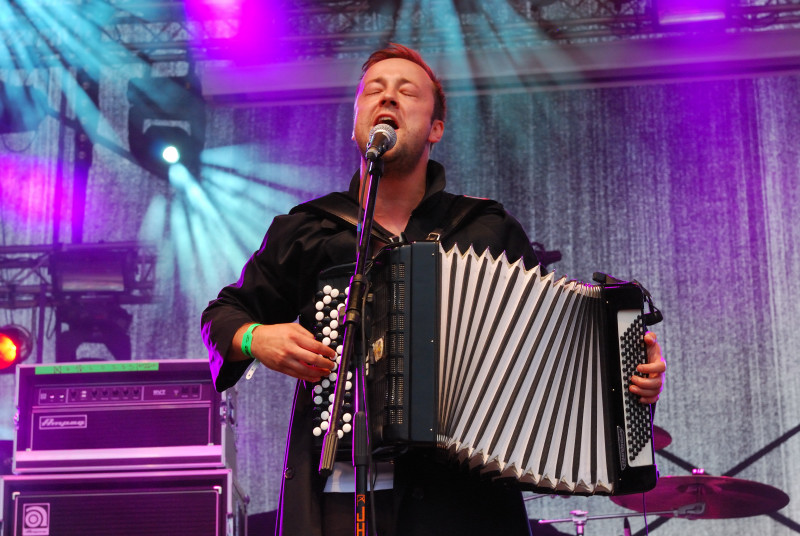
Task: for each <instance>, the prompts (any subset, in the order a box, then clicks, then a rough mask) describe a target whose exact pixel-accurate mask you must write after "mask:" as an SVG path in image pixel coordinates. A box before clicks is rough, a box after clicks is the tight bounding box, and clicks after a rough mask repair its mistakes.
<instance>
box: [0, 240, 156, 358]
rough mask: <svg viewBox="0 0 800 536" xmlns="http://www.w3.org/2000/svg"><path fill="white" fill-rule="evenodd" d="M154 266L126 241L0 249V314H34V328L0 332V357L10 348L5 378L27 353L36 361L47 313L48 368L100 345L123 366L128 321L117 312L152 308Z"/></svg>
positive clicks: (145, 251) (143, 249)
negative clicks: (52, 351)
mask: <svg viewBox="0 0 800 536" xmlns="http://www.w3.org/2000/svg"><path fill="white" fill-rule="evenodd" d="M155 265H156V254H155V251H154V249H153V248H152V247H150V246H148V245H143V244H138V243H133V242H109V243H96V244H55V245H31V246H6V247H0V309H11V310H15V309H38V321H37V326H38V329H36V330H30V331H28V330H27V329H24V328H21V326H6V327H3V328H1V329H0V347H2V345H4V344H5V348H8V349H9V353H8V354H6V355H7V356H10V355H11V351H12V350H11V346H14V347H15V348H16V351H15V356H14V358H13V359H11V362H10V364H9V365H7V366H5V367H2V365H0V368H1V369H2V370H3V371H4V372H11V371H13V369H14V365H16V364H17V363H20V362H21V361H23V360H24V359H25V358H27V357H28V355H29V354H30V353H31V349H32V347H35V348H36V362H37V363H41V362H42V346H43V343H44V329H43V326H44V323H45V318H44V317H45V311H46V309H47V308H51V309H52V310H53V311H54V313H55V318H56V330H55V339H56V340H55V342H56V356H55V358H56V362H68V361H75V360H76V359H77V357H76V351H77V348H78V346H80V345H81V344H83V343H101V344H104V345H105V346H106V347H107V348H108V350H109V351H110V352H111V354H112V355H113V356H114V358H115V359H116V360H129V359H130V358H131V353H130V337H129V335H128V328H129V327H130V323H131V319H132V316H131V314H130V313H129V312H128V311H127V310H126V309H125V308H124V307H123V306H124V305H135V304H146V303H151V302H152V301H153V299H154V289H155ZM12 328H13V329H12ZM31 331H34V332H35V333H36V335H37V339H36V341H35V342H34V341H33V337H32V336H31ZM2 334H5V335H6V338H5V339H3V338H2Z"/></svg>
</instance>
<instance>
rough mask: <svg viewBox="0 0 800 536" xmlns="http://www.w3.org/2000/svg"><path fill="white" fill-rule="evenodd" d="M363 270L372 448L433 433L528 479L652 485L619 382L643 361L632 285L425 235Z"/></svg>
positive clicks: (628, 397) (499, 473) (455, 449)
mask: <svg viewBox="0 0 800 536" xmlns="http://www.w3.org/2000/svg"><path fill="white" fill-rule="evenodd" d="M373 272H375V273H374V274H373V275H371V279H372V280H373V287H374V291H373V292H374V299H373V306H372V311H371V313H370V316H371V319H372V322H371V329H370V333H369V340H370V341H371V342H372V348H373V351H372V352H371V353H370V362H371V365H370V373H369V376H372V378H370V377H369V376H368V384H369V386H370V389H371V390H372V391H373V392H372V393H371V396H370V400H371V401H370V404H369V406H370V412H371V414H370V419H371V421H372V423H371V426H370V428H371V429H372V432H371V433H372V435H373V438H374V441H373V445H381V444H385V445H394V444H406V445H417V444H426V443H429V444H435V445H436V446H438V448H439V449H441V450H443V451H446V452H448V453H449V454H450V456H451V457H452V458H454V459H456V460H457V461H459V462H461V463H462V464H463V465H465V466H467V467H469V468H470V469H471V470H473V471H475V472H477V473H480V474H481V475H484V476H485V477H490V478H501V479H510V480H516V481H517V482H519V484H521V485H523V486H525V487H527V488H530V489H539V490H550V491H554V492H559V493H568V494H595V493H599V494H620V493H631V492H636V491H644V490H646V489H650V488H652V487H653V486H654V485H655V481H656V474H655V465H654V459H653V458H654V456H653V449H652V441H651V430H652V424H651V415H650V408H649V406H645V405H642V404H640V403H639V402H638V399H637V397H635V396H633V395H632V394H631V393H629V391H628V385H629V383H630V381H629V378H630V376H631V375H632V374H634V373H635V367H636V365H637V364H638V363H641V362H644V361H646V352H645V348H644V341H643V337H644V323H643V320H642V312H643V311H642V310H643V297H642V292H641V290H640V288H639V287H638V286H637V285H634V284H630V283H626V284H621V285H614V286H595V285H589V284H585V283H581V282H578V281H574V280H568V279H567V278H563V277H562V278H556V277H555V276H554V275H553V274H552V273H550V274H546V275H543V274H542V273H541V271H540V269H539V268H538V267H536V268H534V269H526V268H525V267H524V266H523V265H522V263H521V262H520V261H518V262H515V263H509V262H508V260H507V259H506V258H505V257H504V256H501V257H498V258H494V257H492V256H491V255H490V254H489V253H488V252H484V253H481V254H477V253H476V252H474V251H473V250H472V249H471V248H470V249H469V250H467V251H466V252H461V251H460V250H459V249H458V248H453V249H451V250H449V251H445V250H444V249H442V247H441V246H440V245H439V244H437V243H427V242H425V243H415V244H412V245H406V246H401V247H398V248H395V249H394V250H390V251H389V252H387V253H385V254H384V256H383V258H381V259H380V260H379V262H378V265H376V267H375V268H373ZM384 304H385V305H384ZM376 349H379V350H377V351H376Z"/></svg>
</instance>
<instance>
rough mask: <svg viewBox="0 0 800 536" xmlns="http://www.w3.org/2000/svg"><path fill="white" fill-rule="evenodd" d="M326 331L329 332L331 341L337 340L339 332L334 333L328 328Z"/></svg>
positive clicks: (334, 331)
mask: <svg viewBox="0 0 800 536" xmlns="http://www.w3.org/2000/svg"><path fill="white" fill-rule="evenodd" d="M327 329H328V330H329V331H330V333H329V335H330V336H331V340H334V341H335V340H336V339H338V338H339V332H338V331H336V330H335V329H330V328H327Z"/></svg>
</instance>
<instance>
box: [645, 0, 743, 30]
mask: <svg viewBox="0 0 800 536" xmlns="http://www.w3.org/2000/svg"><path fill="white" fill-rule="evenodd" d="M656 10H657V13H658V22H659V23H660V24H661V25H685V24H697V23H709V22H718V21H722V20H725V18H726V17H727V12H728V1H727V0H656Z"/></svg>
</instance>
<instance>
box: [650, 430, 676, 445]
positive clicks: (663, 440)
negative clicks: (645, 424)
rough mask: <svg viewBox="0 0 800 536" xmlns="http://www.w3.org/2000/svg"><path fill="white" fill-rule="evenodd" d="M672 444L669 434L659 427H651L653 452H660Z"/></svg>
mask: <svg viewBox="0 0 800 536" xmlns="http://www.w3.org/2000/svg"><path fill="white" fill-rule="evenodd" d="M670 443H672V436H671V435H669V432H667V431H666V430H664V429H663V428H661V427H659V426H653V450H661V449H663V448H664V447H667V446H669V444H670Z"/></svg>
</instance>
